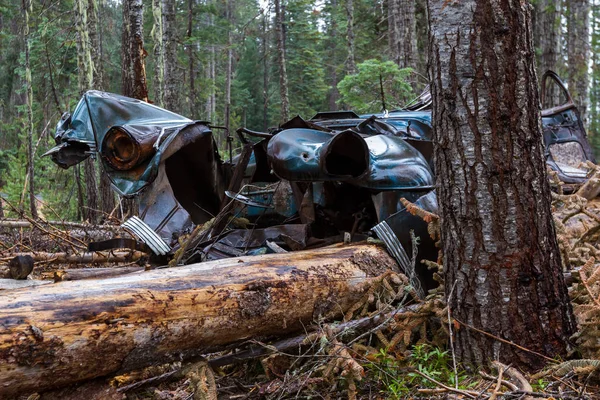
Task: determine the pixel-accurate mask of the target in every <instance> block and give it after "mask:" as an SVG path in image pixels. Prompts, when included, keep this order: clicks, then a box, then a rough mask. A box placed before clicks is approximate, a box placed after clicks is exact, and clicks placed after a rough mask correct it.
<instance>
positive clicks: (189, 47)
mask: <svg viewBox="0 0 600 400" xmlns="http://www.w3.org/2000/svg"><path fill="white" fill-rule="evenodd" d="M194 5H195V0H188V26H187V38H188V44H187V53H188V64H189V66H188V68H189V75H190V98H189V107H190V114H189V115H190V116H193V115H196V82H195V81H196V79H195V77H196V71H195V63H194V44H192V42H191V40H192V34H193V28H194Z"/></svg>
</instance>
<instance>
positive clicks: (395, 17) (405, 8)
mask: <svg viewBox="0 0 600 400" xmlns="http://www.w3.org/2000/svg"><path fill="white" fill-rule="evenodd" d="M415 13H416V10H415V0H388V41H389V47H390V58H391V59H392V60H393V61H394V62H395V63H396V64H398V66H399V67H400V68H407V67H410V68H416V61H417V54H416V53H417V25H416V18H415Z"/></svg>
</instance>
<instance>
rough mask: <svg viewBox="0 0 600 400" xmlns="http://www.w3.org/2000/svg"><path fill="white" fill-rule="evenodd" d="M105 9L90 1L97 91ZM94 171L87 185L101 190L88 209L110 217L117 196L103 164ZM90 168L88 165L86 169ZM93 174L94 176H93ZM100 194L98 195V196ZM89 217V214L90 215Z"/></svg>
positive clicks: (99, 1) (101, 73)
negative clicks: (92, 180)
mask: <svg viewBox="0 0 600 400" xmlns="http://www.w3.org/2000/svg"><path fill="white" fill-rule="evenodd" d="M102 8H103V0H88V9H87V15H88V33H89V38H90V45H91V46H90V51H91V55H92V63H93V84H92V87H93V88H94V89H97V90H105V88H104V63H103V62H102V49H103V46H102V32H101V29H102V28H101V26H102V25H101V24H99V23H98V20H99V19H100V17H101V10H102ZM93 167H94V169H93V170H91V171H89V172H86V185H88V188H90V187H91V188H98V187H99V190H98V191H97V192H96V191H95V192H94V193H92V194H91V193H89V191H88V207H89V208H92V209H98V210H99V211H100V212H102V214H103V215H104V216H107V215H109V214H110V213H111V212H112V210H113V209H114V208H115V194H114V192H113V190H112V188H111V186H110V179H109V178H108V176H107V175H106V174H105V173H102V171H103V169H102V163H100V162H99V161H96V162H95V165H94V166H93ZM87 168H88V166H87V165H86V169H87ZM96 171H100V174H99V175H100V179H99V184H97V183H96V181H97V180H96V178H97V177H98V174H97V172H96ZM88 173H89V174H90V175H89V176H93V177H94V182H91V181H90V180H88V179H87V178H88V175H87V174H88ZM91 174H93V175H91ZM96 193H98V195H97V194H96ZM89 196H92V197H93V198H94V199H95V204H91V203H90V201H89V199H90V197H89ZM88 215H89V214H88ZM99 219H100V215H95V216H93V218H90V220H91V221H94V222H99Z"/></svg>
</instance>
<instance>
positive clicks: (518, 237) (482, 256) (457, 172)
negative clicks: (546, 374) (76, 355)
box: [428, 0, 575, 370]
mask: <svg viewBox="0 0 600 400" xmlns="http://www.w3.org/2000/svg"><path fill="white" fill-rule="evenodd" d="M428 4H429V22H430V23H429V25H430V40H431V54H430V65H431V74H430V75H431V77H432V97H433V127H434V137H435V160H436V172H437V187H438V192H437V193H438V198H439V203H440V214H441V232H442V245H443V254H444V259H443V263H444V271H445V274H446V276H445V278H446V279H445V280H446V286H445V287H446V292H447V294H448V295H449V294H450V293H453V296H452V298H451V299H450V301H449V307H450V310H451V312H452V314H453V317H454V318H455V319H456V320H457V321H458V323H459V324H460V325H461V326H460V329H458V330H457V331H456V341H455V344H456V354H457V355H458V357H459V358H460V359H461V360H462V361H463V362H468V363H474V364H478V365H485V364H486V363H488V362H489V361H491V360H500V361H502V362H505V363H510V364H512V365H514V366H518V367H521V368H523V369H526V370H532V369H537V368H540V367H541V366H543V365H544V364H545V360H544V359H542V358H540V357H539V356H537V355H535V354H533V353H531V352H528V351H521V350H520V349H519V348H517V347H516V346H511V345H507V344H505V343H502V342H500V341H497V340H495V339H492V338H491V337H490V336H486V335H483V334H481V333H480V332H478V331H476V330H474V329H471V328H470V327H469V326H472V327H474V328H476V329H478V330H479V331H484V332H487V333H489V334H491V335H494V336H496V337H499V338H501V339H504V340H507V341H510V342H513V343H515V344H517V345H520V346H522V347H524V348H527V349H529V350H532V351H535V352H538V353H541V354H544V355H546V356H548V357H555V356H564V355H566V346H567V341H568V338H569V336H570V335H571V334H572V333H573V331H574V327H575V325H574V319H573V316H572V311H571V307H570V303H569V298H568V295H567V288H566V285H565V282H564V279H563V275H562V273H561V272H562V271H561V262H560V254H559V250H558V245H557V241H556V236H555V232H554V225H553V223H552V215H551V212H550V187H549V185H548V181H547V179H546V173H545V160H544V156H543V151H542V142H541V138H542V135H541V119H540V111H539V109H538V104H539V95H538V86H537V75H536V72H535V67H534V65H535V55H534V54H535V53H534V50H533V46H532V41H531V20H530V12H529V5H528V3H527V2H522V1H520V0H463V1H460V2H442V1H437V0H429V2H428Z"/></svg>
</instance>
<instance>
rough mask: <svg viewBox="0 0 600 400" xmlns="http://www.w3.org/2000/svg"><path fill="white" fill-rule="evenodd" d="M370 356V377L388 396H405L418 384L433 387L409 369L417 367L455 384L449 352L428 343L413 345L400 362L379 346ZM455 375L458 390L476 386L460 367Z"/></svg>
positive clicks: (397, 397)
mask: <svg viewBox="0 0 600 400" xmlns="http://www.w3.org/2000/svg"><path fill="white" fill-rule="evenodd" d="M371 358H372V359H373V361H372V362H370V363H369V364H368V365H367V368H366V369H367V371H368V373H369V375H370V376H371V378H372V379H373V380H375V381H377V382H378V384H379V385H380V387H381V388H382V389H381V390H382V392H383V393H385V395H386V396H388V398H391V399H399V398H404V397H405V396H406V395H407V394H409V393H410V392H411V391H413V390H415V389H416V388H417V387H422V388H435V387H436V384H434V383H433V382H432V381H431V380H429V379H427V378H424V377H423V376H422V375H420V374H418V373H416V372H410V371H411V370H412V371H414V370H417V371H419V372H420V373H422V374H424V375H427V376H428V377H431V378H433V379H435V380H436V381H438V382H441V383H444V384H446V385H449V386H454V384H455V373H454V369H453V367H452V356H451V354H450V353H449V352H448V351H447V350H442V349H440V348H437V347H433V346H431V345H428V344H420V345H416V346H414V347H413V348H412V350H411V353H410V355H409V356H408V357H407V358H406V359H404V360H401V361H399V360H398V359H397V358H396V357H395V356H394V355H392V354H389V353H387V352H386V350H385V349H380V350H379V353H377V354H376V355H374V356H372V357H371ZM457 376H458V386H459V388H460V389H468V388H471V387H472V386H474V385H475V383H472V382H469V380H468V375H467V374H466V373H465V372H464V371H460V370H459V371H458V375H457Z"/></svg>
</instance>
